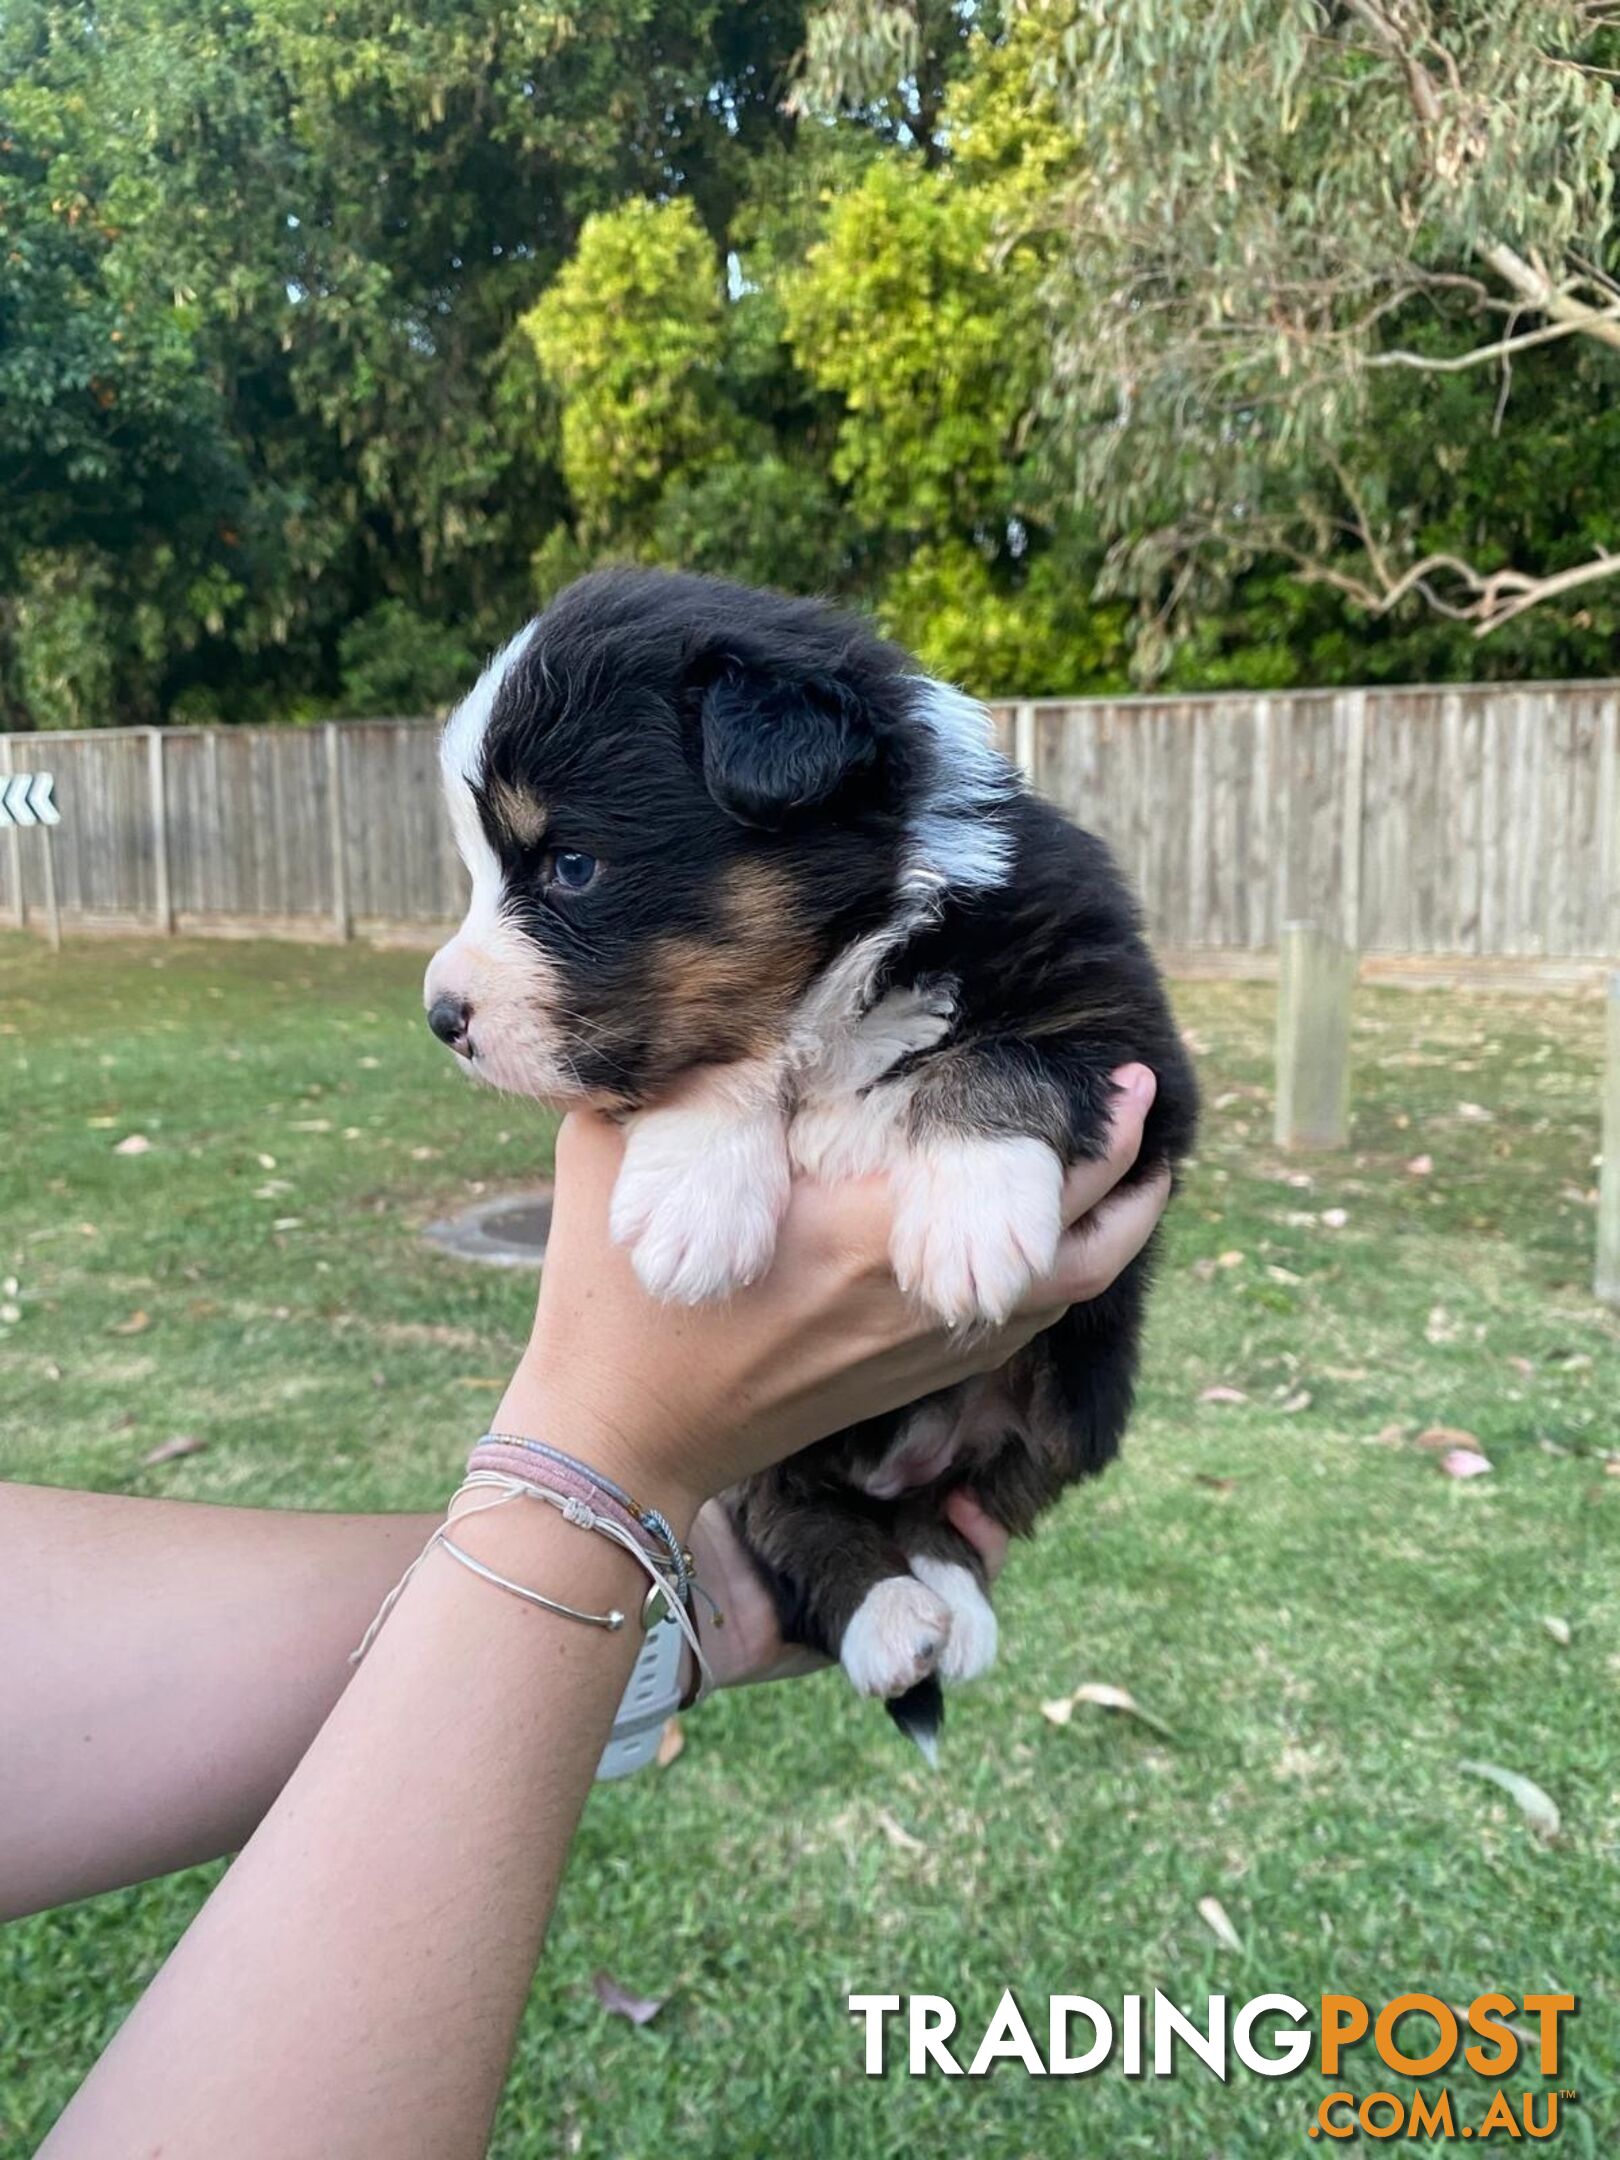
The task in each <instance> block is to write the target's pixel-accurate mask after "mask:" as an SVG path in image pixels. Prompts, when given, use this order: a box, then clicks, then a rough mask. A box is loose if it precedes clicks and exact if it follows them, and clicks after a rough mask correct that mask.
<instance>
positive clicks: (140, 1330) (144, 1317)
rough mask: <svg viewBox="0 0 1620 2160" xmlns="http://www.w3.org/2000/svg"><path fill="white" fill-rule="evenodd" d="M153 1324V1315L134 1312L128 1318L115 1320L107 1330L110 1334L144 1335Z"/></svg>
mask: <svg viewBox="0 0 1620 2160" xmlns="http://www.w3.org/2000/svg"><path fill="white" fill-rule="evenodd" d="M151 1325H152V1315H151V1314H150V1313H144V1312H132V1313H131V1314H130V1316H129V1318H128V1319H127V1320H119V1321H115V1322H114V1324H113V1325H112V1326H111V1327H110V1328H109V1329H108V1330H107V1333H108V1334H109V1335H144V1334H145V1333H146V1331H147V1329H148V1328H149V1327H150V1326H151Z"/></svg>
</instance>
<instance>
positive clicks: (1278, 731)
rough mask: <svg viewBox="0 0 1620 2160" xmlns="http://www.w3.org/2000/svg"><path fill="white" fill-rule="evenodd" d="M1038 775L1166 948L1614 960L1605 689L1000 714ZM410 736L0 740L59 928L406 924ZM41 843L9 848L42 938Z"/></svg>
mask: <svg viewBox="0 0 1620 2160" xmlns="http://www.w3.org/2000/svg"><path fill="white" fill-rule="evenodd" d="M996 722H997V726H998V728H999V730H1000V732H1001V735H1002V739H1003V741H1004V742H1005V744H1006V746H1007V748H1008V749H1009V750H1010V751H1012V752H1013V754H1014V755H1016V756H1017V757H1018V759H1019V761H1020V763H1022V764H1023V765H1024V767H1025V769H1026V770H1027V771H1028V772H1029V773H1030V774H1031V776H1032V778H1033V779H1034V781H1035V784H1036V785H1037V786H1038V787H1040V788H1041V789H1042V790H1043V791H1044V792H1045V793H1046V794H1048V795H1050V796H1051V797H1052V798H1053V800H1054V801H1056V802H1058V803H1060V804H1061V805H1062V806H1063V808H1064V809H1066V810H1067V811H1069V812H1070V813H1071V814H1072V815H1073V816H1075V817H1076V818H1078V819H1079V820H1080V821H1081V822H1082V823H1084V824H1086V825H1089V826H1090V827H1092V828H1093V829H1094V830H1095V831H1098V832H1100V833H1102V834H1103V835H1104V836H1105V837H1106V838H1107V839H1108V840H1109V841H1111V842H1112V844H1113V846H1114V847H1115V849H1116V850H1117V851H1118V854H1119V857H1120V859H1121V862H1122V863H1123V865H1124V868H1125V870H1126V872H1127V873H1128V875H1129V876H1130V878H1131V879H1132V881H1133V882H1134V884H1135V886H1136V888H1137V890H1138V892H1139V893H1140V894H1141V896H1142V900H1143V904H1144V907H1145V909H1146V912H1147V916H1148V920H1149V923H1150V925H1151V927H1152V929H1153V932H1154V934H1155V936H1156V938H1157V939H1158V941H1159V942H1160V943H1161V945H1163V946H1165V947H1167V948H1169V949H1171V950H1174V951H1177V952H1189V953H1192V952H1199V951H1206V952H1215V953H1223V952H1224V953H1234V954H1243V953H1250V954H1254V953H1265V952H1269V951H1271V950H1274V949H1275V947H1276V945H1277V943H1278V940H1279V937H1280V934H1281V931H1282V927H1283V925H1284V924H1285V923H1287V922H1289V921H1291V920H1295V919H1308V920H1310V921H1313V922H1315V923H1317V924H1319V925H1321V926H1322V927H1323V928H1325V929H1329V930H1333V931H1335V932H1336V933H1337V934H1338V935H1339V936H1341V937H1342V938H1343V940H1344V942H1345V943H1346V944H1348V945H1350V946H1352V947H1354V948H1355V949H1357V950H1360V951H1363V952H1368V953H1376V954H1389V955H1411V956H1417V955H1425V954H1433V955H1449V956H1475V957H1481V958H1495V959H1501V960H1508V959H1514V958H1523V959H1553V960H1564V959H1569V960H1583V961H1594V960H1599V959H1605V958H1606V959H1609V960H1615V959H1620V684H1616V683H1566V684H1554V685H1537V686H1533V687H1528V688H1500V687H1495V686H1491V687H1462V688H1450V689H1403V690H1365V691H1363V690H1352V691H1308V692H1289V693H1286V694H1277V695H1270V696H1258V695H1254V694H1234V695H1231V696H1216V697H1186V698H1158V697H1149V698H1121V699H1103V700H1098V699H1088V700H1079V701H1067V702H1060V701H1056V700H1041V701H1039V702H1036V703H1032V704H1019V705H1002V706H998V707H997V708H996ZM435 736H436V730H435V728H434V727H433V725H432V724H431V723H427V722H422V721H403V720H402V721H391V720H389V721H370V720H367V721H342V722H331V723H328V724H326V725H324V726H318V727H313V728H292V727H288V728H168V729H162V730H144V729H143V730H129V729H102V730H94V731H90V732H86V733H81V734H72V735H26V736H15V737H12V738H10V740H9V741H7V740H6V739H4V738H0V772H3V771H4V770H5V769H6V768H7V764H8V761H9V763H10V765H11V766H12V767H14V768H15V769H18V770H30V769H33V768H35V767H38V766H43V767H46V768H48V769H50V770H52V771H54V772H55V774H56V775H57V790H56V792H57V800H58V802H59V804H60V806H61V810H62V823H61V826H60V827H59V828H58V829H57V830H56V832H55V834H54V835H53V839H52V845H53V846H54V848H55V851H56V881H57V887H58V894H59V898H60V904H61V909H62V916H63V920H64V923H65V924H66V926H67V927H68V928H69V929H70V930H72V929H75V928H79V929H85V930H95V929H135V928H151V929H162V930H169V929H179V930H198V931H210V932H227V933H228V932H236V933H238V934H250V933H270V934H278V935H292V936H304V937H321V936H330V937H344V936H349V935H352V934H360V935H371V936H379V935H383V936H416V937H420V938H421V939H423V940H424V941H425V940H427V939H428V938H431V936H432V935H433V934H434V933H435V932H436V931H437V930H438V929H439V928H440V927H442V926H443V925H444V924H445V923H447V922H451V921H453V920H454V919H455V918H456V917H457V916H458V915H459V913H460V910H461V902H462V893H463V889H464V888H463V880H462V875H461V871H460V868H459V866H458V864H457V861H456V856H455V850H454V847H453V846H452V844H451V840H450V836H449V832H448V829H447V826H446V822H445V819H444V816H443V813H442V810H441V808H440V803H439V795H438V781H437V771H436V758H435ZM43 844H44V843H43V839H42V835H40V834H39V833H31V832H25V833H14V834H11V835H8V836H3V837H0V921H3V920H7V919H9V920H11V921H13V922H16V921H21V920H25V919H26V920H28V921H30V922H37V921H38V920H39V919H40V917H41V912H42V909H43V905H44V878H43V859H42V848H43Z"/></svg>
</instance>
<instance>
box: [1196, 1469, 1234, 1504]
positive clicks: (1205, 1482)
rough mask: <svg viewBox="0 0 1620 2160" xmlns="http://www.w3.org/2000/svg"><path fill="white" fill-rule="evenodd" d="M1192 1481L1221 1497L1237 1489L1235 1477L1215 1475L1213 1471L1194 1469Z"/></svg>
mask: <svg viewBox="0 0 1620 2160" xmlns="http://www.w3.org/2000/svg"><path fill="white" fill-rule="evenodd" d="M1193 1483H1194V1484H1195V1485H1202V1486H1203V1487H1204V1488H1205V1490H1206V1491H1208V1492H1212V1493H1220V1494H1221V1495H1222V1497H1223V1498H1224V1497H1225V1495H1226V1494H1227V1493H1235V1492H1236V1491H1237V1489H1238V1481H1237V1479H1236V1478H1235V1477H1216V1476H1215V1475H1214V1474H1213V1472H1211V1471H1208V1470H1195V1471H1194V1472H1193Z"/></svg>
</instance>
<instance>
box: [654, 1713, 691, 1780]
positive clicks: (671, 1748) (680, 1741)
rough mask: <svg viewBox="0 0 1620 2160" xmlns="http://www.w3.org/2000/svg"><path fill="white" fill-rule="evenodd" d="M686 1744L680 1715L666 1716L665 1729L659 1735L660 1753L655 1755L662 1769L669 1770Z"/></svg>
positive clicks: (655, 1759)
mask: <svg viewBox="0 0 1620 2160" xmlns="http://www.w3.org/2000/svg"><path fill="white" fill-rule="evenodd" d="M685 1745H686V1735H685V1733H683V1732H682V1731H681V1721H680V1719H679V1718H678V1717H672V1718H665V1720H664V1729H663V1731H662V1732H661V1733H660V1734H659V1735H658V1753H657V1754H656V1755H655V1756H654V1757H653V1761H654V1762H655V1763H657V1765H658V1767H659V1769H660V1770H667V1769H668V1768H669V1766H670V1764H671V1763H672V1762H673V1761H674V1760H675V1758H676V1756H677V1755H679V1754H680V1752H681V1750H682V1748H684V1747H685Z"/></svg>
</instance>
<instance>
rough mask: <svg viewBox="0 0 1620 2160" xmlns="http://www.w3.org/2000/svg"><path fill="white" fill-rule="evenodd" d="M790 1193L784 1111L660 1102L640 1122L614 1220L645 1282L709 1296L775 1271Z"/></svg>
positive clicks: (688, 1295)
mask: <svg viewBox="0 0 1620 2160" xmlns="http://www.w3.org/2000/svg"><path fill="white" fill-rule="evenodd" d="M787 1199H788V1159H787V1148H786V1144H785V1141H784V1138H783V1133H782V1127H781V1123H780V1120H778V1119H760V1118H753V1119H746V1120H741V1121H739V1120H738V1119H737V1118H736V1117H735V1116H732V1117H730V1118H728V1117H726V1116H724V1115H721V1114H717V1113H715V1112H712V1111H707V1110H651V1111H648V1112H647V1113H646V1115H645V1116H643V1117H640V1118H638V1119H637V1120H636V1121H635V1123H634V1124H633V1125H632V1126H631V1128H630V1133H629V1138H628V1139H627V1141H626V1143H625V1150H624V1162H623V1165H622V1166H621V1168H620V1171H619V1177H618V1183H617V1184H616V1185H615V1186H614V1188H613V1207H612V1213H611V1217H610V1220H611V1226H612V1230H613V1236H614V1240H615V1242H616V1243H618V1244H620V1245H630V1246H633V1247H634V1253H633V1255H632V1259H633V1264H634V1266H635V1271H636V1274H637V1276H638V1278H639V1279H640V1281H641V1284H642V1286H643V1288H644V1289H646V1290H649V1291H650V1292H651V1293H652V1295H653V1296H654V1297H657V1298H663V1299H665V1300H667V1301H668V1302H670V1303H672V1304H676V1305H701V1304H702V1303H704V1302H705V1300H707V1299H709V1298H720V1297H725V1296H726V1295H727V1293H728V1292H730V1291H732V1290H738V1289H741V1287H742V1286H743V1284H745V1283H751V1282H756V1281H757V1280H758V1279H759V1277H760V1276H761V1275H763V1274H764V1273H765V1270H766V1269H767V1268H768V1267H769V1266H770V1264H771V1256H772V1254H773V1253H774V1252H775V1250H776V1231H777V1225H778V1224H779V1223H780V1221H781V1219H782V1210H783V1209H784V1208H785V1207H786V1206H787Z"/></svg>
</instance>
